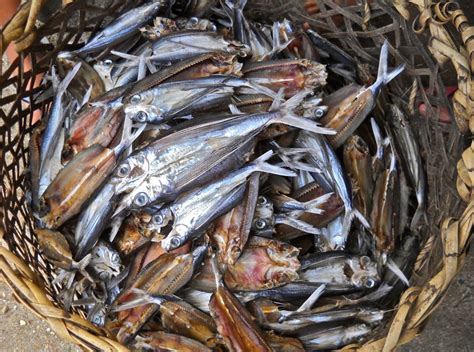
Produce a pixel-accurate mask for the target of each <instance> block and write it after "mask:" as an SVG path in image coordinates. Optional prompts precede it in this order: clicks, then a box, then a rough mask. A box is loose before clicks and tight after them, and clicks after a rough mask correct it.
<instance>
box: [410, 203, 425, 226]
mask: <svg viewBox="0 0 474 352" xmlns="http://www.w3.org/2000/svg"><path fill="white" fill-rule="evenodd" d="M422 216H423V217H425V219H426V209H425V206H424V204H418V207H417V208H416V211H415V214H414V215H413V218H412V219H411V223H410V231H415V230H416V225H418V223H419V222H420V220H421V217H422Z"/></svg>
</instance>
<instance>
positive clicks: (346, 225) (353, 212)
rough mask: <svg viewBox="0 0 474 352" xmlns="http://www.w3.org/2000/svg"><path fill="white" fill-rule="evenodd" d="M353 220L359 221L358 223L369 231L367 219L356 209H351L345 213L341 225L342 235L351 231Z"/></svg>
mask: <svg viewBox="0 0 474 352" xmlns="http://www.w3.org/2000/svg"><path fill="white" fill-rule="evenodd" d="M354 218H357V220H359V221H360V223H361V224H362V225H363V226H364V227H365V228H366V229H369V230H370V224H369V222H368V221H367V219H366V218H365V216H364V215H362V213H361V212H360V211H359V210H357V209H356V208H352V209H350V210H348V211H346V214H345V215H344V222H343V225H342V229H343V233H344V235H347V234H349V231H350V229H351V224H352V220H354Z"/></svg>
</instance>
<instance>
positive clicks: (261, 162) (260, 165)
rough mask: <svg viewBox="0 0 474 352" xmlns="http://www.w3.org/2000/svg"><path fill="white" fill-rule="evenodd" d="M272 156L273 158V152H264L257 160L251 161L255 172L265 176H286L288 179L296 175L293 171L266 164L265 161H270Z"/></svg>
mask: <svg viewBox="0 0 474 352" xmlns="http://www.w3.org/2000/svg"><path fill="white" fill-rule="evenodd" d="M272 156H273V151H272V150H269V151H268V152H266V153H265V154H263V155H262V156H260V157H259V158H257V159H255V160H254V161H253V163H254V167H255V172H265V173H267V174H274V175H280V176H288V177H295V176H296V173H295V172H293V171H290V170H288V169H285V168H283V167H280V166H276V165H271V164H269V163H267V160H268V159H270V158H271V157H272Z"/></svg>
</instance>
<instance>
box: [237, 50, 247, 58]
mask: <svg viewBox="0 0 474 352" xmlns="http://www.w3.org/2000/svg"><path fill="white" fill-rule="evenodd" d="M237 56H239V57H241V58H245V57H247V52H246V51H245V50H239V52H238V53H237Z"/></svg>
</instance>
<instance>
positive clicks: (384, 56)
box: [370, 39, 405, 95]
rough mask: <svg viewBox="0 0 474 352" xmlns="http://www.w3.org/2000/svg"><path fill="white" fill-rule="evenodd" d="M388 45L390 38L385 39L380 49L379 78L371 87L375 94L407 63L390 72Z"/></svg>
mask: <svg viewBox="0 0 474 352" xmlns="http://www.w3.org/2000/svg"><path fill="white" fill-rule="evenodd" d="M388 46H389V43H388V40H386V39H385V41H384V42H383V45H382V48H381V50H380V58H379V68H378V72H377V80H376V81H375V82H374V84H372V86H371V87H370V89H371V90H372V93H373V94H374V95H377V94H378V92H379V90H380V88H381V87H382V86H383V85H386V84H388V82H390V81H391V80H392V79H394V78H395V77H396V76H398V75H399V74H400V73H401V72H402V71H403V70H404V69H405V64H402V65H400V66H398V67H396V68H395V69H394V70H393V71H391V72H388Z"/></svg>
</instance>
